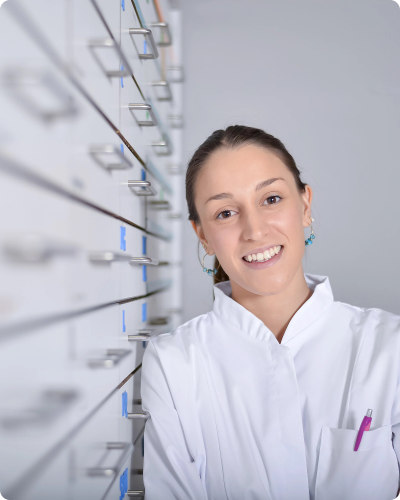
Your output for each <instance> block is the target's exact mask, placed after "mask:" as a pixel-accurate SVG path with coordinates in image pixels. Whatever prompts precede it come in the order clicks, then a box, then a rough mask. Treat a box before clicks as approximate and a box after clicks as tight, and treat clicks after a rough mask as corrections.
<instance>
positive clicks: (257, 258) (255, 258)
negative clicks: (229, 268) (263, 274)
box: [242, 245, 283, 270]
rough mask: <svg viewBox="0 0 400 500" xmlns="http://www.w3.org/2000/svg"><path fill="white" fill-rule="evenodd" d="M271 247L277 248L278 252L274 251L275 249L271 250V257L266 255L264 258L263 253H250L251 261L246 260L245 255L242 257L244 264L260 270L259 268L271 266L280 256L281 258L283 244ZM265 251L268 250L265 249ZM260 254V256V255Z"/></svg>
mask: <svg viewBox="0 0 400 500" xmlns="http://www.w3.org/2000/svg"><path fill="white" fill-rule="evenodd" d="M272 248H273V249H275V248H276V249H279V250H278V252H275V250H273V252H274V255H273V256H271V257H269V258H268V257H267V259H266V260H265V253H264V254H263V253H261V252H260V253H257V254H252V260H251V262H249V261H247V260H246V258H247V256H246V258H245V257H242V261H243V262H244V264H245V265H246V266H247V267H249V268H250V269H256V270H260V269H265V268H266V267H271V266H273V265H274V264H276V263H277V262H278V261H279V260H280V258H281V255H282V252H283V246H282V245H278V246H277V247H272ZM266 252H268V251H267V250H266ZM261 256H262V257H261ZM262 258H263V259H264V260H261V259H262Z"/></svg>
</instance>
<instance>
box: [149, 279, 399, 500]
mask: <svg viewBox="0 0 400 500" xmlns="http://www.w3.org/2000/svg"><path fill="white" fill-rule="evenodd" d="M304 276H305V279H306V282H307V284H308V286H309V288H310V289H311V290H314V293H313V295H312V296H311V297H310V298H309V299H308V300H307V301H306V302H305V303H304V304H303V305H302V306H301V308H300V309H299V310H298V311H297V312H296V314H295V315H294V316H293V318H292V319H291V321H290V323H289V325H288V327H287V329H286V332H285V334H284V336H283V339H282V342H281V344H280V343H279V342H278V341H277V339H276V337H275V336H274V335H273V333H272V332H271V331H270V330H269V329H268V328H267V327H266V326H265V325H264V323H263V322H262V321H261V320H260V319H258V318H257V317H256V316H255V315H254V314H252V313H251V312H249V311H248V310H247V309H245V308H244V307H243V306H241V305H240V304H238V303H237V302H235V301H234V300H233V299H232V298H231V297H230V294H231V285H230V282H229V281H227V282H223V283H219V284H217V285H214V293H215V301H214V305H213V310H212V311H210V312H208V313H206V314H202V315H200V316H198V317H196V318H194V319H192V320H190V321H188V322H187V323H185V324H183V325H181V326H180V327H179V328H177V329H176V330H174V331H173V332H169V333H163V334H160V335H157V336H155V337H154V338H152V340H150V341H149V343H148V346H147V348H146V351H145V354H144V358H143V367H142V370H143V371H142V387H141V390H142V405H143V408H144V410H146V411H148V412H149V413H150V418H149V419H148V420H147V423H146V428H145V434H144V477H143V479H144V486H145V492H146V500H172V499H178V500H189V499H193V500H205V499H207V500H224V499H229V500H393V499H394V498H395V497H396V496H397V494H398V488H399V466H398V458H399V457H400V384H399V366H400V362H399V361H400V360H399V357H400V316H398V315H395V314H393V313H390V312H387V311H384V310H382V309H377V308H370V309H366V308H361V307H356V306H352V305H349V304H345V303H343V302H338V301H334V299H333V294H332V290H331V286H330V283H329V279H328V277H326V276H319V275H312V274H308V273H305V274H304ZM369 408H371V409H372V410H373V413H372V423H371V428H370V430H369V431H366V432H364V435H363V438H362V440H361V444H360V447H359V449H358V451H354V443H355V440H356V436H357V433H358V428H359V426H360V424H361V421H362V419H363V418H364V416H365V414H366V412H367V410H368V409H369ZM392 432H393V433H394V434H393V435H392ZM392 438H393V439H392Z"/></svg>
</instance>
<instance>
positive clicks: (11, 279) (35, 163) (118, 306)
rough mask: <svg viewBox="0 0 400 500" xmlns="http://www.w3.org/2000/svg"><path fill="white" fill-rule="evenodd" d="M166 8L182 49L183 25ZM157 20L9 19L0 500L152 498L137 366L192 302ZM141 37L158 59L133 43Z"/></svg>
mask: <svg viewBox="0 0 400 500" xmlns="http://www.w3.org/2000/svg"><path fill="white" fill-rule="evenodd" d="M160 5H161V9H162V12H161V14H162V15H163V16H164V17H163V19H164V21H165V22H167V23H168V27H169V30H170V32H171V35H172V39H173V40H175V36H174V30H175V31H176V30H178V28H179V20H178V21H176V19H177V17H176V12H174V13H173V12H171V11H170V6H169V3H167V2H161V4H160ZM159 15H160V11H159V10H157V9H156V8H155V6H154V5H153V2H152V0H143V1H142V0H139V1H138V0H133V2H132V0H37V1H35V2H33V3H32V2H29V1H27V0H12V1H8V2H5V3H3V5H2V6H1V8H0V110H1V113H0V213H1V214H2V216H1V218H0V380H1V382H0V401H1V404H0V492H1V493H2V495H3V496H4V497H5V498H12V499H13V500H43V499H46V498H65V499H68V500H71V499H72V500H75V499H76V500H82V499H83V498H86V499H87V500H100V499H107V500H114V499H115V500H116V499H117V498H127V495H128V491H143V481H142V479H143V476H142V467H143V449H144V448H143V430H144V426H145V423H146V418H147V417H146V415H144V414H143V410H142V408H141V395H140V376H141V363H142V358H143V354H144V351H145V349H146V345H147V340H148V336H149V335H157V334H158V333H162V332H165V331H170V330H171V329H173V328H175V327H177V326H178V325H179V324H180V314H179V312H180V303H181V296H180V262H181V247H180V230H179V227H180V220H179V217H177V212H179V210H180V207H179V200H180V198H181V192H182V190H183V185H184V182H183V178H182V176H181V175H174V176H172V175H171V168H170V167H171V164H176V163H179V162H180V161H181V153H180V149H181V130H178V129H176V128H173V126H172V128H171V124H172V122H171V120H170V115H171V114H173V113H174V112H175V111H176V110H177V109H178V108H179V110H180V112H181V109H180V106H181V104H180V103H181V100H180V99H181V98H180V93H181V84H174V83H173V82H168V84H167V85H164V84H160V85H158V86H155V85H153V84H154V82H163V81H166V80H167V73H168V71H167V68H168V67H169V66H173V65H176V64H177V61H176V54H180V52H181V51H180V48H179V47H177V46H176V45H175V46H174V45H172V47H164V46H163V45H157V44H158V43H160V42H162V41H163V40H164V41H165V37H167V38H168V32H167V30H166V27H165V25H162V26H161V27H160V26H152V25H153V24H154V23H159V22H160V20H161V19H160V18H159ZM174 19H175V21H174ZM174 22H175V24H174ZM143 27H144V28H148V29H150V30H152V32H153V38H154V44H155V45H154V46H153V47H151V43H150V42H151V41H152V40H151V38H149V37H150V35H149V33H148V32H146V33H147V34H145V35H144V34H143V33H137V32H130V30H137V29H138V28H143ZM176 40H179V37H177V38H176ZM174 43H175V42H174ZM173 50H175V52H173ZM152 51H154V53H156V52H157V53H158V57H157V58H153V59H152V58H149V57H147V58H146V57H143V55H147V56H148V55H149V53H151V52H152ZM174 54H175V55H174ZM178 62H179V61H178ZM162 92H164V93H165V92H167V93H168V92H170V94H171V97H172V99H168V100H165V99H163V98H161V99H160V95H161V96H162V95H163V94H162ZM164 95H165V94H164ZM168 95H169V94H168ZM150 107H151V108H150ZM152 120H155V121H156V122H157V123H154V125H151V126H149V123H148V122H149V121H150V122H151V121H152ZM143 122H145V123H143ZM146 122H147V123H146ZM155 143H158V146H156V145H155ZM143 181H145V182H144V184H140V183H141V182H143ZM146 182H148V183H147V184H146ZM143 259H147V260H145V261H143ZM154 264H157V265H154Z"/></svg>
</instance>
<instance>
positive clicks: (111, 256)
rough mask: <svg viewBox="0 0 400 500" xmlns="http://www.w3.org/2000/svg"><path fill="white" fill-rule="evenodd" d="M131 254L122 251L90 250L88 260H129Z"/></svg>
mask: <svg viewBox="0 0 400 500" xmlns="http://www.w3.org/2000/svg"><path fill="white" fill-rule="evenodd" d="M131 259H132V255H129V254H126V253H122V252H90V253H89V260H90V261H91V262H102V263H104V262H116V261H121V260H131Z"/></svg>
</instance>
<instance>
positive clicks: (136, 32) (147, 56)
mask: <svg viewBox="0 0 400 500" xmlns="http://www.w3.org/2000/svg"><path fill="white" fill-rule="evenodd" d="M129 34H130V35H144V36H145V37H146V38H147V39H148V40H149V42H150V46H151V54H139V59H157V57H158V49H157V45H156V42H155V41H154V37H153V33H152V31H151V30H149V29H147V28H129Z"/></svg>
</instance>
